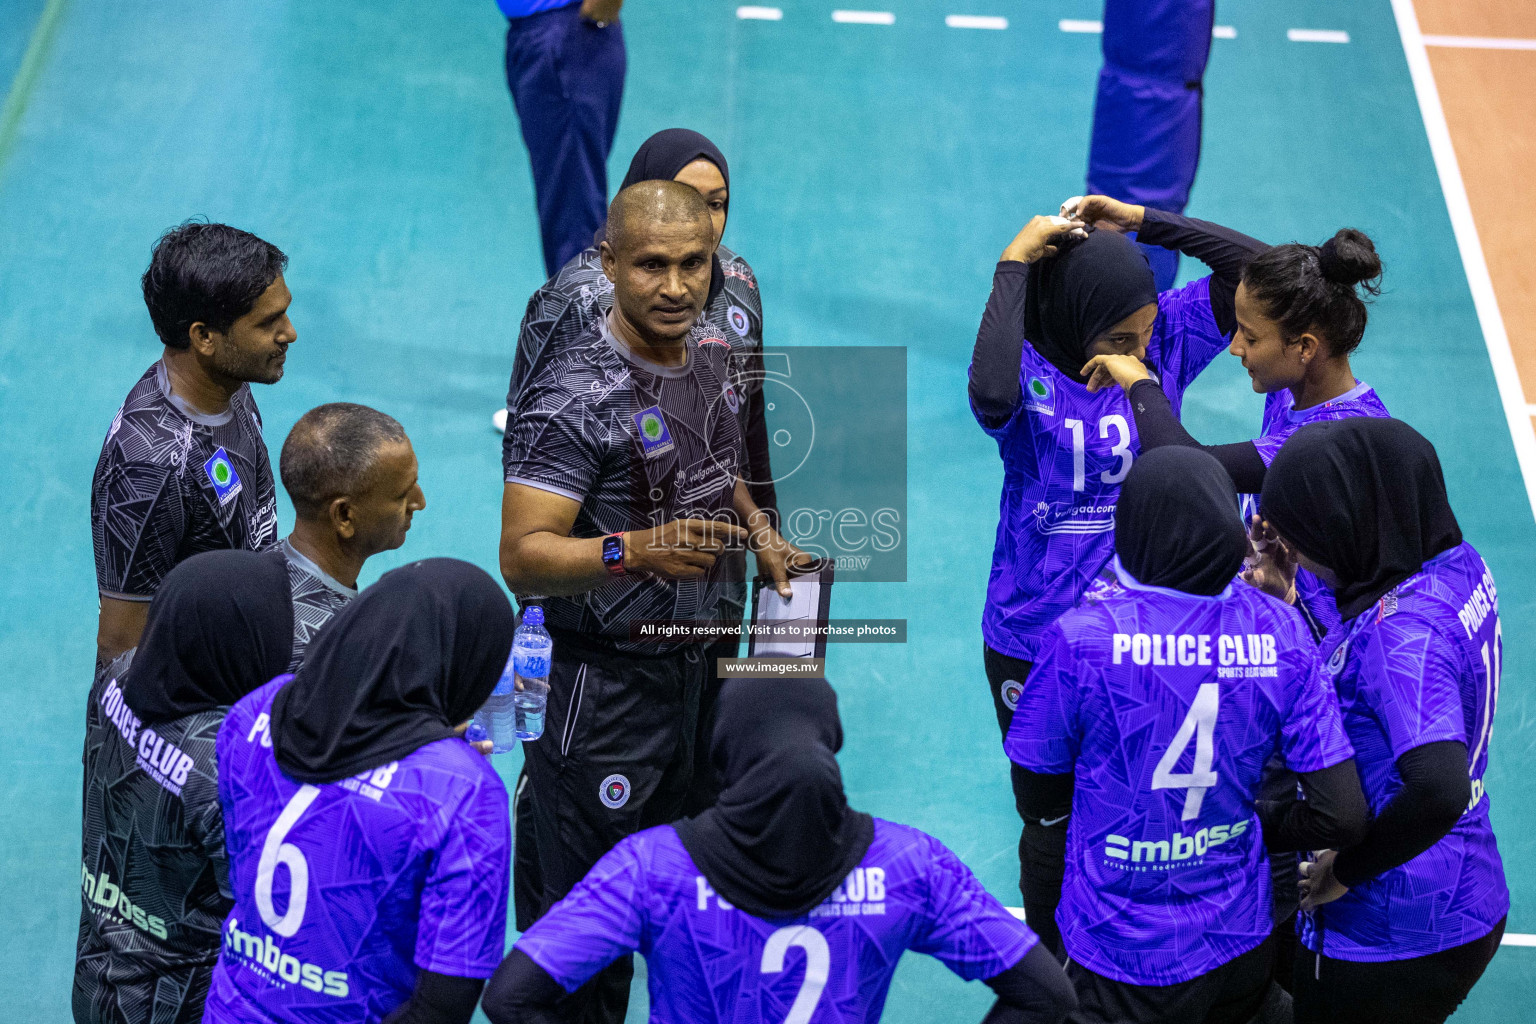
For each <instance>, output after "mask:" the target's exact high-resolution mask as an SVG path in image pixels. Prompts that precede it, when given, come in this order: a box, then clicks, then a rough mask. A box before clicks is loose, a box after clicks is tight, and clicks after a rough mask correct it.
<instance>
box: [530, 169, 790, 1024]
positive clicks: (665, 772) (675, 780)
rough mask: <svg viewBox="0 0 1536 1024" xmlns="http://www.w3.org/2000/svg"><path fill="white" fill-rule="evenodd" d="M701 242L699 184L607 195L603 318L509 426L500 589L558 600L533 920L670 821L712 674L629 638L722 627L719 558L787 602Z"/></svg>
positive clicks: (591, 994) (654, 644) (611, 1014)
mask: <svg viewBox="0 0 1536 1024" xmlns="http://www.w3.org/2000/svg"><path fill="white" fill-rule="evenodd" d="M714 245H715V233H714V229H713V226H712V225H711V222H710V219H709V208H708V206H707V205H706V204H705V202H704V200H703V198H702V197H700V195H699V194H698V192H696V191H695V190H694V189H692V188H689V187H688V186H686V185H682V184H679V183H676V182H670V181H646V182H642V183H640V184H638V185H633V186H630V187H629V188H627V189H625V190H623V191H622V192H620V193H619V195H618V197H617V198H615V199H614V201H613V204H612V205H611V206H610V208H609V217H608V237H607V239H606V240H605V241H604V242H603V245H602V259H603V270H604V274H605V276H606V277H607V278H608V280H609V281H611V282H612V284H613V287H614V302H613V309H612V310H611V311H610V312H609V313H608V315H607V316H605V317H603V318H602V319H601V320H599V321H597V322H596V323H594V324H593V325H592V327H591V328H590V329H589V331H588V332H587V334H586V335H585V336H583V337H582V338H581V339H580V340H578V341H577V342H575V343H573V344H571V345H570V346H569V347H568V348H567V349H566V350H565V351H563V352H561V353H560V354H558V355H557V356H555V357H554V358H552V359H551V360H550V361H549V363H548V364H547V365H546V366H545V367H544V369H543V370H542V371H541V372H539V373H538V374H537V375H536V376H535V378H534V379H533V380H532V381H531V382H530V384H529V386H528V387H527V388H526V390H525V391H524V393H523V396H522V399H521V401H520V403H519V407H518V410H517V413H516V415H515V416H514V417H513V418H512V421H511V422H510V423H509V424H508V426H507V437H508V441H507V445H506V447H505V449H504V466H503V469H504V472H505V480H506V487H505V491H504V494H503V498H502V536H501V568H502V575H503V576H504V577H505V579H506V582H507V585H508V586H509V587H510V588H511V589H512V590H513V592H514V593H519V594H524V595H526V594H541V595H552V596H548V597H546V598H545V600H544V608H545V621H546V622H547V624H548V627H549V631H550V633H551V634H552V636H553V637H554V642H555V646H554V660H553V663H552V668H551V674H550V694H549V705H548V717H547V722H548V726H547V730H546V732H545V734H544V736H543V737H542V738H541V739H540V740H538V741H537V742H534V743H529V744H527V745H526V746H525V748H524V751H525V756H526V758H527V762H526V763H527V772H528V786H529V787H530V788H531V790H532V796H533V801H532V806H533V809H534V814H535V819H536V820H535V824H534V828H533V833H534V839H535V843H536V846H537V866H538V872H539V875H540V881H541V887H540V890H541V891H540V896H541V899H540V901H539V902H540V904H541V906H540V907H539V908H538V912H539V913H542V912H543V910H545V909H547V908H548V907H549V906H550V905H551V904H553V903H554V902H555V901H556V900H558V899H560V898H561V897H562V896H564V895H565V894H566V893H567V892H568V891H569V890H570V889H571V887H572V886H574V885H575V884H576V882H578V881H579V880H580V879H581V877H582V876H583V875H584V874H585V873H586V871H587V870H588V869H589V868H590V867H591V866H592V865H593V864H594V863H595V862H596V861H597V859H598V858H599V857H601V856H602V855H603V854H604V853H606V852H607V851H608V850H609V849H610V848H611V847H612V846H613V845H614V844H615V843H616V842H618V841H619V840H620V839H622V838H623V837H624V836H626V835H629V834H631V833H633V832H635V831H637V830H639V829H641V828H646V827H649V826H650V825H654V824H659V823H661V822H665V821H671V820H673V819H675V818H677V817H679V816H680V814H681V813H682V810H683V798H684V795H685V794H686V792H687V790H688V787H689V783H690V780H691V777H692V774H693V763H694V749H693V748H694V743H695V737H696V729H697V718H698V708H699V698H700V693H701V691H702V689H703V685H704V680H705V676H706V673H707V672H709V671H710V670H712V668H713V666H710V665H706V664H705V662H704V659H703V657H701V655H700V650H699V645H697V644H693V643H679V642H671V641H665V640H658V639H652V638H650V637H648V636H645V635H643V634H639V633H638V632H637V630H638V629H639V628H640V627H641V624H642V623H645V622H651V621H657V620H683V621H687V620H700V619H704V620H709V619H712V618H713V617H714V616H716V615H717V614H718V610H719V607H720V589H721V587H722V584H723V583H724V578H725V566H724V564H723V563H724V559H721V558H720V557H719V555H720V553H721V552H723V551H725V550H727V549H728V548H732V547H739V546H741V545H742V544H743V543H745V544H746V545H747V546H749V547H750V548H752V550H754V551H755V552H756V554H757V559H758V566H759V568H760V570H761V571H762V572H764V573H765V574H766V575H769V576H772V577H773V578H774V579H776V580H777V581H779V586H780V588H781V590H782V591H783V592H785V593H787V592H788V583H787V579H788V573H789V567H790V565H791V564H792V563H796V562H798V561H799V560H801V559H803V558H804V557H805V556H804V555H803V553H801V552H799V551H798V550H797V549H795V548H794V547H792V546H791V545H789V544H787V543H786V542H785V541H784V539H783V538H782V537H780V536H779V534H778V532H777V531H776V530H775V529H774V528H773V524H772V522H771V520H770V519H769V518H768V517H767V516H766V515H765V514H764V513H763V512H762V510H761V509H759V508H758V507H757V505H756V503H755V502H754V501H753V500H752V496H751V494H750V493H749V491H748V489H747V487H746V484H745V482H744V480H743V479H742V478H741V438H740V431H739V428H738V426H737V421H736V415H735V408H736V406H737V405H738V403H739V396H737V395H736V394H735V393H734V389H733V384H732V382H731V379H730V375H729V372H728V369H727V359H728V357H729V347H728V346H727V344H726V343H725V340H724V339H723V338H720V337H719V336H718V333H717V332H715V331H713V330H712V329H710V328H709V327H707V326H703V325H700V324H699V314H700V311H701V310H702V307H703V305H704V298H705V296H706V294H707V292H708V288H709V279H710V267H711V261H710V255H711V253H712V252H713V250H714ZM738 523H739V524H741V525H735V524H738ZM632 972H633V967H632V964H631V962H630V960H629V958H624V959H621V960H620V961H618V962H616V963H615V964H614V965H612V967H610V968H609V969H607V970H605V971H604V972H603V973H602V974H601V975H599V976H598V977H597V978H594V979H593V980H592V981H591V982H590V983H589V984H588V985H586V986H583V988H582V990H581V992H579V993H577V994H576V995H575V996H573V997H572V1003H571V1004H570V1006H569V1011H570V1015H571V1016H570V1019H573V1020H575V1019H585V1020H594V1021H597V1020H611V1021H618V1020H622V1018H623V1015H624V1007H625V1005H626V1004H627V1001H628V986H629V978H630V976H631V974H632Z"/></svg>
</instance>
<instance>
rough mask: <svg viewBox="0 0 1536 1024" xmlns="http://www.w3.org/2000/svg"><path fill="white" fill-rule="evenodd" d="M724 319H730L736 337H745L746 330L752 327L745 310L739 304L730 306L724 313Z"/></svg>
mask: <svg viewBox="0 0 1536 1024" xmlns="http://www.w3.org/2000/svg"><path fill="white" fill-rule="evenodd" d="M726 319H728V320H730V322H731V330H733V331H735V332H736V336H737V337H740V338H745V337H746V336H747V332H748V331H750V330H751V329H752V321H750V320H748V319H747V311H746V310H744V309H742V308H741V307H740V306H732V307H731V308H730V310H729V311H728V312H727V313H726Z"/></svg>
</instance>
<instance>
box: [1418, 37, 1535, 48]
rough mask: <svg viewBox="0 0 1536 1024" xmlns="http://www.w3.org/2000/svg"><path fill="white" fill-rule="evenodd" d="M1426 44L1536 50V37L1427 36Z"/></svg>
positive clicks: (1425, 38)
mask: <svg viewBox="0 0 1536 1024" xmlns="http://www.w3.org/2000/svg"><path fill="white" fill-rule="evenodd" d="M1424 45H1425V46H1459V47H1464V48H1466V49H1469V50H1536V39H1503V38H1497V37H1494V36H1425V37H1424Z"/></svg>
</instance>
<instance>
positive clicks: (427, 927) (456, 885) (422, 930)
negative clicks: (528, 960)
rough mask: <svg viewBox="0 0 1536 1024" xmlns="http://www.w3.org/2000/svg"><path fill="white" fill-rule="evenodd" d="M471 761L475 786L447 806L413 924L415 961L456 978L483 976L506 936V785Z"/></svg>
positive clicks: (497, 960) (495, 963)
mask: <svg viewBox="0 0 1536 1024" xmlns="http://www.w3.org/2000/svg"><path fill="white" fill-rule="evenodd" d="M477 759H478V755H477ZM477 767H483V768H484V772H483V773H481V775H480V777H479V778H478V779H477V780H476V783H477V784H476V786H475V791H474V792H473V793H472V794H470V796H469V798H468V799H466V800H465V801H463V802H462V803H461V804H459V805H458V806H457V807H455V808H454V809H453V811H452V813H451V815H450V816H449V818H448V823H447V829H446V831H445V832H444V834H443V836H442V838H441V839H440V840H439V845H438V848H437V850H436V851H434V854H433V861H432V868H431V870H430V871H429V872H428V874H427V880H426V884H425V886H424V887H423V889H422V893H421V917H420V924H419V925H418V927H417V931H416V955H415V960H416V966H417V967H419V968H421V969H422V970H424V971H433V972H435V973H437V974H448V975H452V976H453V977H456V978H489V977H490V976H491V975H492V974H493V973H495V971H496V967H497V966H498V965H499V964H500V963H501V958H502V955H503V953H504V952H505V950H506V942H507V886H508V883H509V881H510V878H509V876H510V874H511V850H512V829H511V821H510V815H509V813H508V810H507V791H506V787H504V786H503V785H502V784H501V779H500V778H499V777H498V776H497V775H496V773H495V772H494V771H492V770H491V769H490V767H489V766H480V765H477Z"/></svg>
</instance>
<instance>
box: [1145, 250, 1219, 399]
mask: <svg viewBox="0 0 1536 1024" xmlns="http://www.w3.org/2000/svg"><path fill="white" fill-rule="evenodd" d="M1157 315H1158V316H1159V317H1160V318H1161V319H1162V321H1163V351H1162V358H1161V360H1160V361H1161V364H1162V365H1161V366H1160V369H1161V371H1162V377H1163V384H1164V387H1165V389H1167V388H1171V392H1170V397H1172V396H1173V395H1182V394H1183V393H1184V390H1185V389H1186V388H1188V387H1189V386H1190V385H1191V384H1193V383H1194V380H1195V378H1196V377H1198V376H1200V371H1202V370H1204V369H1205V368H1206V367H1207V366H1209V365H1211V360H1212V359H1215V358H1216V357H1217V356H1218V355H1219V354H1220V353H1221V352H1222V351H1223V350H1225V349H1226V347H1227V339H1226V336H1225V335H1223V334H1222V333H1221V328H1219V327H1217V326H1216V317H1215V315H1214V314H1212V313H1211V279H1210V278H1209V277H1202V278H1201V279H1200V280H1198V281H1191V282H1190V283H1189V284H1187V285H1185V286H1184V287H1182V288H1173V289H1170V290H1169V291H1166V292H1163V293H1162V294H1161V295H1159V296H1158V297H1157Z"/></svg>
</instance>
